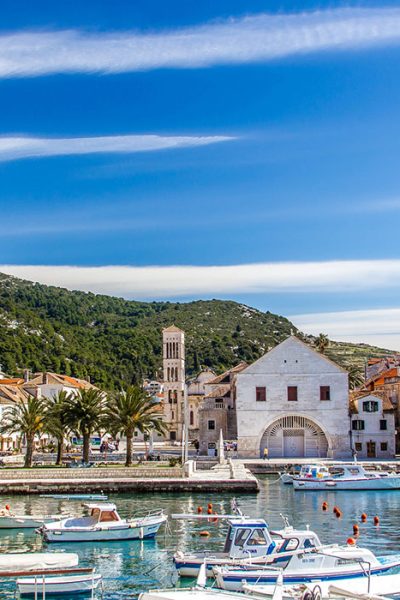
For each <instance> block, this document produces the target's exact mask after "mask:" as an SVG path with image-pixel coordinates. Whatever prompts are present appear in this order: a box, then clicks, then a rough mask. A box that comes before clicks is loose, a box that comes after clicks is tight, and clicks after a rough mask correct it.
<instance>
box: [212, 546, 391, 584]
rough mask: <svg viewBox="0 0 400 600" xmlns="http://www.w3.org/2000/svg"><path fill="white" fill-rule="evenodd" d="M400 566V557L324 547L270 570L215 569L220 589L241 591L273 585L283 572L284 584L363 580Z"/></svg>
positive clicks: (248, 567) (250, 567) (299, 554)
mask: <svg viewBox="0 0 400 600" xmlns="http://www.w3.org/2000/svg"><path fill="white" fill-rule="evenodd" d="M398 566H400V555H399V554H397V555H390V556H382V557H377V556H375V555H374V554H373V552H371V551H370V550H367V549H365V548H358V547H357V546H353V545H347V546H339V545H333V546H324V547H322V548H319V549H316V550H309V551H304V550H303V551H302V552H296V553H294V554H293V555H292V556H290V557H286V559H285V561H281V560H280V559H279V555H278V559H277V560H275V561H274V563H272V564H271V566H256V565H249V564H248V565H241V566H238V567H214V569H213V572H214V577H215V579H216V582H217V586H218V587H220V588H222V589H225V590H228V591H240V590H242V588H243V585H244V584H245V583H247V584H257V585H264V584H274V583H276V580H277V576H278V574H279V572H282V576H283V583H284V584H293V583H295V584H299V583H308V582H312V581H314V580H315V579H318V580H320V581H329V582H332V583H333V582H334V581H335V580H339V579H344V578H346V579H348V578H357V577H363V576H365V575H366V573H367V572H368V573H370V574H371V575H375V574H381V573H385V572H387V571H389V570H390V569H393V568H395V567H398Z"/></svg>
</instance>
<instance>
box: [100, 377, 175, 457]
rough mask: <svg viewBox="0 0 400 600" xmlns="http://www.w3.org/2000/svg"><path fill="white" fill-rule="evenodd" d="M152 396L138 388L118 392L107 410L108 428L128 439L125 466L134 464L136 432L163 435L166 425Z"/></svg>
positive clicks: (133, 387)
mask: <svg viewBox="0 0 400 600" xmlns="http://www.w3.org/2000/svg"><path fill="white" fill-rule="evenodd" d="M157 409H158V407H157V405H155V404H154V402H153V401H152V399H151V398H150V396H148V394H147V393H146V392H145V391H144V390H143V389H142V388H140V387H138V386H130V387H128V388H127V389H126V390H122V391H120V392H117V393H116V394H115V395H114V396H113V397H112V398H111V400H110V402H109V405H108V409H107V414H108V418H107V422H108V427H109V430H110V431H111V432H113V434H117V433H120V434H121V435H124V436H125V437H126V461H125V466H127V467H129V466H131V464H132V442H133V436H134V434H135V430H138V431H140V432H141V433H143V434H144V435H149V434H151V432H152V431H155V432H158V433H163V432H164V431H165V424H164V422H163V420H162V414H161V413H160V412H158V410H157Z"/></svg>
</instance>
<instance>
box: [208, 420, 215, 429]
mask: <svg viewBox="0 0 400 600" xmlns="http://www.w3.org/2000/svg"><path fill="white" fill-rule="evenodd" d="M208 429H209V431H214V429H215V421H208Z"/></svg>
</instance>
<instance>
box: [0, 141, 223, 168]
mask: <svg viewBox="0 0 400 600" xmlns="http://www.w3.org/2000/svg"><path fill="white" fill-rule="evenodd" d="M233 139H234V138H233V137H228V136H160V135H110V136H102V137H81V138H40V137H24V136H19V137H17V136H15V137H0V162H1V161H8V160H16V159H20V158H30V157H43V156H61V155H70V154H94V153H100V152H103V153H105V152H108V153H110V152H117V153H118V152H119V153H133V152H150V151H154V150H165V149H168V148H169V149H173V148H187V147H193V146H205V145H207V144H215V143H217V142H225V141H229V140H233Z"/></svg>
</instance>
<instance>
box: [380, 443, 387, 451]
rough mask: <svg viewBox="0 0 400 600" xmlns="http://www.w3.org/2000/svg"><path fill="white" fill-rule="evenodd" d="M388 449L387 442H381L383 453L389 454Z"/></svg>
mask: <svg viewBox="0 0 400 600" xmlns="http://www.w3.org/2000/svg"><path fill="white" fill-rule="evenodd" d="M387 449H388V445H387V442H381V451H382V452H387Z"/></svg>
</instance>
